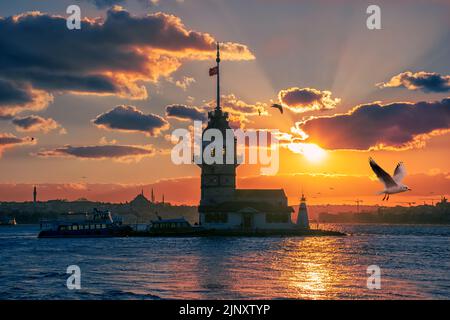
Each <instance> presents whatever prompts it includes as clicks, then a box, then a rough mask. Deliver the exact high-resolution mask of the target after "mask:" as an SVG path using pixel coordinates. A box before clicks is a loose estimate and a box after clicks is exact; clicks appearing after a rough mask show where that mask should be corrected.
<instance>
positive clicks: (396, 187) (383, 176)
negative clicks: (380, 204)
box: [369, 158, 411, 201]
mask: <svg viewBox="0 0 450 320" xmlns="http://www.w3.org/2000/svg"><path fill="white" fill-rule="evenodd" d="M369 164H370V167H371V168H372V170H373V172H375V174H376V175H377V178H378V180H380V181H381V182H382V183H383V184H384V190H383V191H381V192H380V193H379V194H383V193H384V198H383V200H386V201H387V200H389V195H391V194H394V193H400V192H405V191H411V189H410V188H408V186H405V185H404V184H402V180H403V178H404V177H405V176H406V169H405V165H404V164H403V162H400V163H399V164H397V166H396V167H395V170H394V176H392V177H391V175H390V174H389V173H387V172H386V171H384V170H383V169H382V168H381V167H380V166H379V165H378V164H377V163H376V162H375V160H373V159H372V158H369Z"/></svg>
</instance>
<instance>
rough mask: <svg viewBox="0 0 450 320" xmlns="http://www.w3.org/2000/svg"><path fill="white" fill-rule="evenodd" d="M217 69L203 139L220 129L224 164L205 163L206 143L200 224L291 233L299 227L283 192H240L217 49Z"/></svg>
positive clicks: (271, 190) (203, 144) (278, 190)
mask: <svg viewBox="0 0 450 320" xmlns="http://www.w3.org/2000/svg"><path fill="white" fill-rule="evenodd" d="M216 62H217V66H216V67H214V68H212V69H210V75H216V76H217V105H216V107H215V109H214V110H213V111H210V112H208V124H207V126H206V128H205V129H204V130H203V132H202V138H203V135H204V134H205V132H206V131H207V130H209V129H217V130H219V131H220V132H221V133H222V137H223V141H222V145H223V150H214V149H212V150H211V152H212V153H214V155H215V153H216V152H220V153H221V154H222V157H223V159H222V160H223V161H222V163H212V164H207V163H205V161H204V159H203V155H204V150H205V148H207V147H208V145H209V144H210V143H211V142H210V141H205V140H206V139H202V141H203V143H202V148H201V154H202V159H201V160H202V161H201V164H199V166H200V168H201V198H200V205H199V207H198V211H199V223H200V225H201V226H202V227H204V228H207V229H243V230H256V229H266V230H270V229H273V230H275V229H291V228H296V225H295V224H294V223H292V221H291V213H292V212H293V209H292V207H290V206H288V201H287V197H286V194H285V192H284V190H283V189H236V169H237V167H238V165H239V164H238V161H237V156H236V143H237V141H236V138H234V146H233V149H234V150H227V148H226V146H227V143H226V137H227V134H226V131H227V130H230V129H231V128H230V125H229V122H228V113H227V112H224V111H223V110H222V108H221V106H220V82H219V76H220V69H219V63H220V55H219V47H218V46H217V59H216ZM228 152H233V154H234V161H232V163H230V162H231V161H226V159H227V153H228Z"/></svg>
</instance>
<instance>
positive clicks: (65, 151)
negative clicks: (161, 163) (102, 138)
mask: <svg viewBox="0 0 450 320" xmlns="http://www.w3.org/2000/svg"><path fill="white" fill-rule="evenodd" d="M154 153H155V152H154V150H153V149H152V148H150V147H144V146H125V145H101V146H79V147H74V146H70V145H69V146H64V147H61V148H56V149H53V150H44V151H40V152H38V153H37V155H38V156H41V157H76V158H81V159H94V160H102V159H115V160H118V161H120V162H130V161H139V160H140V159H142V158H144V157H150V156H153V155H154Z"/></svg>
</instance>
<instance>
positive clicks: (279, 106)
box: [271, 103, 283, 114]
mask: <svg viewBox="0 0 450 320" xmlns="http://www.w3.org/2000/svg"><path fill="white" fill-rule="evenodd" d="M271 107H272V108H277V109H278V110H280V112H281V114H283V106H282V105H281V104H278V103H274V104H273V105H271Z"/></svg>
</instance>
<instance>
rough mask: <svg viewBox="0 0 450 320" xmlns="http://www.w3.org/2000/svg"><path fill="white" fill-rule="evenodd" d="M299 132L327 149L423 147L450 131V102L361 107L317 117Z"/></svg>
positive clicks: (375, 104)
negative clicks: (434, 138)
mask: <svg viewBox="0 0 450 320" xmlns="http://www.w3.org/2000/svg"><path fill="white" fill-rule="evenodd" d="M296 126H297V127H296V130H297V131H299V132H304V133H305V134H306V135H308V136H309V138H307V139H306V142H315V143H317V144H319V145H320V146H321V147H324V148H326V149H358V150H367V149H405V148H412V147H420V146H423V144H424V141H425V140H426V139H427V138H429V137H430V136H431V135H433V134H440V133H441V134H442V133H444V132H446V131H448V130H449V128H450V99H448V98H447V99H443V100H442V101H437V102H431V103H430V102H418V103H404V102H397V103H391V104H387V105H381V104H378V103H373V104H366V105H361V106H358V107H356V108H354V109H353V110H351V111H350V112H349V113H347V114H337V115H334V116H330V117H315V118H312V119H310V120H306V121H304V122H298V123H297V124H296Z"/></svg>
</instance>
